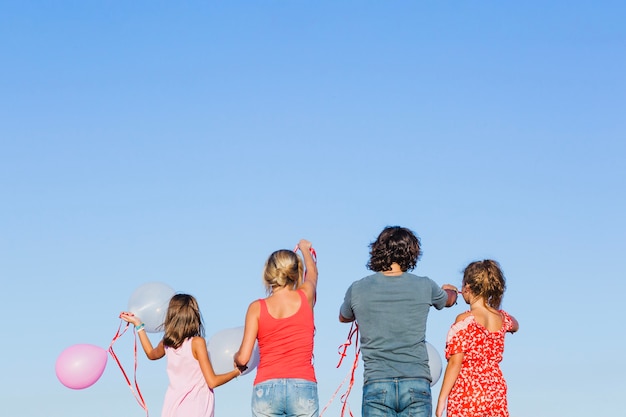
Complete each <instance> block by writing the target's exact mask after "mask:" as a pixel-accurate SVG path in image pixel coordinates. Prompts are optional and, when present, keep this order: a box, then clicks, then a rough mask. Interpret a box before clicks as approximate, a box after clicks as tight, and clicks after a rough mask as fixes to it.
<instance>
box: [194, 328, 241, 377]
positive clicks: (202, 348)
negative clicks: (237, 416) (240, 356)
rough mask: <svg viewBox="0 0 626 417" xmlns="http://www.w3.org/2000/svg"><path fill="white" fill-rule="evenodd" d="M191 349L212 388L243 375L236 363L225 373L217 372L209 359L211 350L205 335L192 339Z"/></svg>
mask: <svg viewBox="0 0 626 417" xmlns="http://www.w3.org/2000/svg"><path fill="white" fill-rule="evenodd" d="M191 351H192V352H193V357H194V358H196V359H197V360H198V363H199V364H200V369H201V370H202V375H204V380H205V381H206V383H207V385H208V386H209V388H211V389H213V388H215V387H219V386H220V385H224V384H225V383H227V382H228V381H231V380H232V379H234V378H236V377H238V376H239V375H241V371H239V369H237V368H236V367H235V364H233V370H232V371H230V372H227V373H225V374H217V375H216V374H215V371H214V370H213V365H212V364H211V361H210V360H209V351H208V350H207V347H206V341H205V340H204V337H200V336H196V337H194V338H193V339H191Z"/></svg>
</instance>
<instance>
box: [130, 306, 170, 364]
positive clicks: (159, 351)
mask: <svg viewBox="0 0 626 417" xmlns="http://www.w3.org/2000/svg"><path fill="white" fill-rule="evenodd" d="M120 318H121V319H122V320H124V321H125V322H127V323H130V324H132V325H134V326H135V327H137V326H140V325H141V319H140V318H139V317H137V316H135V315H134V314H133V313H127V312H122V313H121V314H120ZM137 334H138V335H139V341H140V342H141V347H142V348H143V351H144V352H145V353H146V356H147V357H148V359H150V360H157V359H161V358H162V357H163V356H165V347H164V346H163V340H161V341H160V342H159V344H158V345H157V347H153V346H152V342H151V341H150V338H149V337H148V335H147V334H146V331H145V330H143V329H141V330H139V331H138V332H137Z"/></svg>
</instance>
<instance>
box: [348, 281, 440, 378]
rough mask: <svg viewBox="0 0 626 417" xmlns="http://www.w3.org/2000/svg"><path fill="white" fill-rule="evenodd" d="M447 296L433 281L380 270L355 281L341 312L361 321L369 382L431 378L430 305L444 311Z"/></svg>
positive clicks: (362, 344) (359, 322) (361, 338)
mask: <svg viewBox="0 0 626 417" xmlns="http://www.w3.org/2000/svg"><path fill="white" fill-rule="evenodd" d="M447 299H448V295H447V293H446V292H445V291H444V290H442V289H441V287H440V286H438V285H437V284H436V283H435V282H434V281H433V280H431V279H430V278H428V277H419V276H417V275H413V274H410V273H406V272H405V273H403V274H402V275H400V276H396V277H394V276H385V275H383V274H382V273H380V272H378V273H375V274H373V275H370V276H367V277H365V278H363V279H361V280H359V281H355V282H354V283H352V285H351V286H350V288H348V290H347V291H346V295H345V298H344V301H343V304H342V305H341V309H340V313H341V315H342V316H343V317H345V318H347V319H353V318H356V321H357V324H358V326H359V332H360V334H361V337H360V343H361V352H362V354H363V363H364V373H363V379H364V382H368V381H369V380H375V379H384V378H426V379H428V380H429V381H430V380H431V377H430V369H429V367H428V352H427V350H426V345H425V344H424V339H425V334H426V320H427V318H428V311H429V309H430V307H431V306H434V307H435V308H436V309H437V310H441V309H442V308H444V307H445V305H446V301H447Z"/></svg>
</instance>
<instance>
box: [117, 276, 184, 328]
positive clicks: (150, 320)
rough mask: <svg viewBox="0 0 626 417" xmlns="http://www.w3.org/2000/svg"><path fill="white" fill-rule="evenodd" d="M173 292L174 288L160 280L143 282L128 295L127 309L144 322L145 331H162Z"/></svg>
mask: <svg viewBox="0 0 626 417" xmlns="http://www.w3.org/2000/svg"><path fill="white" fill-rule="evenodd" d="M174 294H175V292H174V289H173V288H172V287H170V286H169V285H167V284H163V283H162V282H149V283H147V284H143V285H141V286H140V287H138V288H137V289H136V290H135V291H134V292H133V293H132V295H131V296H130V300H128V311H130V312H131V313H133V314H134V315H135V316H137V317H139V318H140V319H141V321H143V322H144V324H145V330H146V331H147V332H150V333H158V332H162V331H163V323H164V322H165V314H166V313H167V307H168V306H169V303H170V299H171V298H172V296H173V295H174Z"/></svg>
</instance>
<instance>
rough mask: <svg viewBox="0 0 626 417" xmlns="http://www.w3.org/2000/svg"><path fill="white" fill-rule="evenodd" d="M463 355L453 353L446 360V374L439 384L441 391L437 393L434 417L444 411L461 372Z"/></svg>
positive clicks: (438, 416) (439, 415)
mask: <svg viewBox="0 0 626 417" xmlns="http://www.w3.org/2000/svg"><path fill="white" fill-rule="evenodd" d="M463 355H464V354H463V352H460V353H455V354H454V355H452V356H450V359H448V366H446V372H445V374H444V375H443V382H442V383H441V390H440V391H439V399H438V400H437V409H436V411H435V415H436V416H437V417H441V416H442V415H443V412H444V410H445V409H446V403H447V400H448V395H449V394H450V391H452V387H453V386H454V384H455V383H456V379H457V378H458V376H459V372H461V364H462V363H463Z"/></svg>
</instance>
